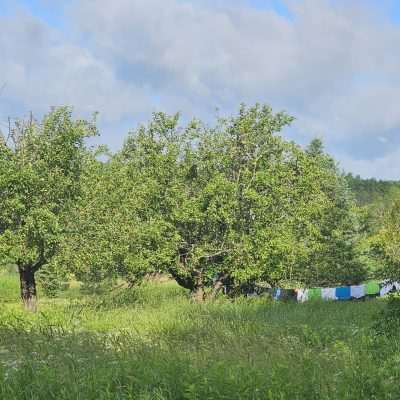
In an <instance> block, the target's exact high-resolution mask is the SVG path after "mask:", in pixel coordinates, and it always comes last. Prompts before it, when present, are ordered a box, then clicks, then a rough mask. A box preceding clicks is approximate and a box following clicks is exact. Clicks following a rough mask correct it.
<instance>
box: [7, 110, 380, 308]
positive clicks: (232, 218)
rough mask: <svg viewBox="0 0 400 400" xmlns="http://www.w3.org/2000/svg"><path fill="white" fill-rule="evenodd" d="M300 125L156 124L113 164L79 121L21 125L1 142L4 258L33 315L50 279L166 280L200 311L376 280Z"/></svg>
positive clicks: (351, 218)
mask: <svg viewBox="0 0 400 400" xmlns="http://www.w3.org/2000/svg"><path fill="white" fill-rule="evenodd" d="M292 121H293V118H292V117H290V116H288V115H287V114H286V113H284V112H279V113H273V111H272V110H271V108H270V107H269V106H260V105H256V106H254V107H245V106H241V108H240V110H239V112H238V114H237V115H235V116H233V117H231V118H227V119H220V120H218V121H217V123H216V124H215V126H212V127H210V126H207V125H205V124H203V123H201V122H200V121H197V120H194V121H191V122H190V123H189V124H187V125H185V126H182V125H181V124H180V118H179V114H176V115H172V116H170V115H166V114H163V113H157V114H154V116H153V119H152V120H151V121H150V122H149V123H148V124H147V125H143V126H140V127H139V128H138V129H136V130H135V131H134V132H131V133H130V134H129V136H128V137H127V139H126V141H125V143H124V145H123V147H122V149H121V150H120V151H119V152H117V153H116V154H112V155H111V154H107V153H105V154H106V156H107V157H104V155H105V154H103V157H100V156H101V152H102V150H103V149H101V148H98V149H91V148H88V147H87V146H86V138H88V137H89V136H92V135H95V134H96V133H97V131H96V128H95V125H94V123H92V122H87V121H82V120H78V121H77V120H74V119H73V118H72V115H71V111H70V110H69V109H67V108H60V109H56V110H53V111H52V112H51V113H50V114H49V115H47V116H46V117H45V118H44V119H43V121H42V122H41V123H38V122H35V121H32V120H31V121H29V123H23V122H18V123H17V124H16V125H15V127H14V129H13V130H12V131H11V132H10V135H9V137H8V138H7V139H6V138H3V139H2V140H1V139H0V197H1V199H0V201H1V204H0V259H1V260H2V261H3V263H6V262H7V263H13V264H16V265H17V266H18V271H19V274H20V280H21V297H22V299H23V301H24V303H25V305H26V307H27V308H29V309H34V308H35V300H36V284H35V274H36V273H37V272H38V271H42V273H43V272H46V271H47V272H49V273H50V272H51V273H52V274H53V275H54V274H56V275H57V274H58V275H60V274H61V275H62V274H70V273H73V274H75V276H76V277H77V278H78V279H79V280H82V281H85V282H87V283H92V284H97V283H99V282H102V281H104V280H109V279H115V278H120V279H124V280H125V281H126V282H128V283H129V284H130V285H132V286H133V285H136V284H138V283H140V281H141V280H142V279H143V277H145V276H146V275H147V274H149V273H152V272H163V273H168V274H169V275H170V276H171V277H173V279H175V280H176V282H177V283H178V284H179V285H181V286H183V287H185V288H187V289H189V290H190V292H191V293H192V294H193V296H194V297H195V298H196V299H198V300H202V299H204V298H205V297H206V296H215V295H216V294H217V293H218V292H219V290H220V289H221V287H222V286H228V287H229V288H230V290H231V293H237V292H240V289H241V287H243V286H245V285H248V284H252V283H254V282H257V281H263V282H266V283H268V284H270V285H271V286H276V285H278V284H282V283H283V282H292V284H293V283H294V282H296V283H297V284H302V285H330V284H339V283H343V284H351V283H357V282H360V281H361V280H363V279H365V278H366V277H367V275H368V268H367V267H366V265H365V263H363V262H362V260H363V254H362V253H363V251H362V249H363V246H362V245H360V243H362V242H363V240H364V239H365V226H364V225H365V224H364V222H363V221H364V220H365V218H363V217H362V213H361V212H360V210H359V208H357V206H356V204H355V202H354V199H353V196H352V194H351V192H350V190H349V188H348V184H347V181H346V179H345V177H344V176H343V175H342V174H340V173H339V171H338V168H337V166H336V164H335V162H334V161H333V160H332V158H330V157H329V156H328V155H327V154H325V153H324V151H323V147H322V143H321V142H320V141H319V140H314V141H313V142H312V143H311V144H310V145H309V146H308V147H307V148H306V149H303V148H302V147H300V146H298V145H296V144H295V143H293V142H288V141H285V140H284V139H283V138H282V137H281V136H279V132H280V131H281V130H282V129H283V128H284V127H285V126H286V125H289V124H290V123H291V122H292ZM103 153H104V152H103ZM105 158H106V161H104V159H105ZM380 237H381V242H382V241H384V239H382V238H383V236H382V235H381V236H380ZM371 248H372V247H371ZM376 248H378V247H377V246H376ZM382 249H383V247H382V246H381V247H380V251H381V252H382V251H384V250H382Z"/></svg>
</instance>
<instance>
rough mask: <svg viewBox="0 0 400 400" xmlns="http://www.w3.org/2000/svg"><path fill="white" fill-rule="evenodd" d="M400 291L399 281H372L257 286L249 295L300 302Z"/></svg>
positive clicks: (349, 298) (370, 295)
mask: <svg viewBox="0 0 400 400" xmlns="http://www.w3.org/2000/svg"><path fill="white" fill-rule="evenodd" d="M395 291H400V283H399V282H389V281H384V282H376V281H371V282H367V283H365V284H362V285H352V286H340V287H332V288H310V289H279V288H278V289H273V288H261V287H257V288H256V289H255V291H254V292H252V293H249V294H248V296H259V295H263V294H269V295H271V296H272V297H273V298H274V299H275V300H296V301H298V302H300V303H303V302H306V301H311V300H353V299H362V298H366V297H380V296H385V295H387V294H388V293H391V292H395Z"/></svg>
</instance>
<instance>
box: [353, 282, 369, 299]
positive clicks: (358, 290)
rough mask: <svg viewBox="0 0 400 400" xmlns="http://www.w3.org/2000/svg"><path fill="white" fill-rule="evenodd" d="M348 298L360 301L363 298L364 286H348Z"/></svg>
mask: <svg viewBox="0 0 400 400" xmlns="http://www.w3.org/2000/svg"><path fill="white" fill-rule="evenodd" d="M350 296H351V297H353V298H355V299H361V297H364V296H365V285H354V286H350Z"/></svg>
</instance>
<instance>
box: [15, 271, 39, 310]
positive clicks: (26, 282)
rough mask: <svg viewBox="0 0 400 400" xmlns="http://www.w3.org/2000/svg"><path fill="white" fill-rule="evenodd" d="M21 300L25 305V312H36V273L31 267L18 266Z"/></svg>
mask: <svg viewBox="0 0 400 400" xmlns="http://www.w3.org/2000/svg"><path fill="white" fill-rule="evenodd" d="M18 271H19V279H20V288H21V299H22V302H23V303H24V307H25V310H27V311H31V312H36V310H37V305H36V300H37V297H36V281H35V272H34V271H33V268H32V267H31V266H26V265H25V266H18Z"/></svg>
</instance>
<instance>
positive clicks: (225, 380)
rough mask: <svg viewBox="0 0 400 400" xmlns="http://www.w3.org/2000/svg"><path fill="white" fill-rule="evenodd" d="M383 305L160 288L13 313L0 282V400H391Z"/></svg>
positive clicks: (392, 364) (397, 362)
mask: <svg viewBox="0 0 400 400" xmlns="http://www.w3.org/2000/svg"><path fill="white" fill-rule="evenodd" d="M383 306H384V301H382V300H374V301H366V302H343V303H339V302H336V303H319V302H317V303H310V304H272V303H268V302H266V301H264V302H263V301H261V300H241V301H237V302H235V303H231V302H228V301H222V300H221V301H218V302H214V303H206V304H193V303H191V302H190V300H189V299H188V298H187V296H186V294H185V292H184V291H183V290H181V289H180V288H179V287H177V286H176V285H174V284H172V283H158V284H156V283H152V284H146V285H145V286H143V287H142V288H140V290H137V291H136V292H134V293H132V292H131V293H129V292H123V293H119V294H113V295H107V296H104V297H102V298H101V299H99V298H93V297H89V296H83V295H79V293H78V291H77V290H71V291H67V292H66V293H65V294H63V295H62V296H61V297H60V298H56V299H46V298H41V299H40V312H39V313H37V314H35V315H30V314H26V313H25V312H24V311H23V310H22V309H21V306H20V304H19V300H18V283H17V280H16V276H13V275H10V274H7V275H5V274H3V275H0V399H2V400H3V399H4V400H12V399H26V400H28V399H29V400H35V399H41V400H42V399H57V400H62V399H82V400H88V399H92V400H101V399H158V400H161V399H230V400H231V399H290V400H295V399H340V400H343V399H357V400H359V399H399V398H400V385H399V378H400V346H399V344H400V340H399V339H400V335H399V337H398V338H396V337H391V338H390V339H389V338H382V337H378V338H377V337H376V335H374V330H373V329H372V326H373V325H374V323H375V321H376V318H377V316H378V315H379V313H380V311H381V310H382V309H383Z"/></svg>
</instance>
